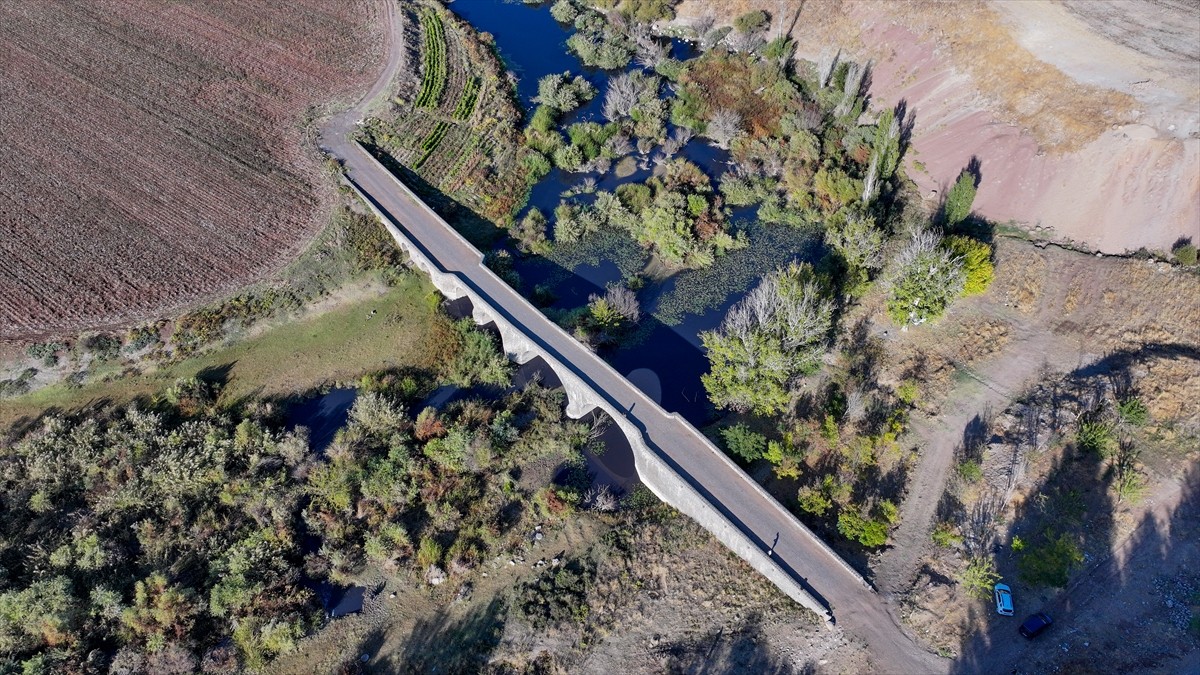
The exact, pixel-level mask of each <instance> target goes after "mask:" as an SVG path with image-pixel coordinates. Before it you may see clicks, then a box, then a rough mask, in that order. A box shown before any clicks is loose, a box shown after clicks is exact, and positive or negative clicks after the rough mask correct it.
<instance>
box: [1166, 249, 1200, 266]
mask: <svg viewBox="0 0 1200 675" xmlns="http://www.w3.org/2000/svg"><path fill="white" fill-rule="evenodd" d="M1171 253H1173V254H1175V262H1177V263H1179V264H1180V265H1187V266H1189V267H1190V266H1192V265H1195V264H1196V259H1197V254H1196V247H1195V245H1193V244H1177V245H1176V246H1175V248H1173V249H1171Z"/></svg>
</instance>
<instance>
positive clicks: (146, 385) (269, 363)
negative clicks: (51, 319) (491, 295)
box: [0, 274, 450, 429]
mask: <svg viewBox="0 0 1200 675" xmlns="http://www.w3.org/2000/svg"><path fill="white" fill-rule="evenodd" d="M433 293H434V290H433V287H432V286H430V285H429V282H428V281H426V280H425V279H424V278H423V277H419V276H417V275H415V274H410V275H404V276H403V277H401V278H400V279H398V280H396V283H395V285H394V286H392V287H391V288H389V289H387V291H386V292H384V293H383V294H380V295H371V296H369V297H365V298H360V299H355V300H352V301H349V302H346V303H345V304H342V305H341V306H339V307H337V308H335V309H331V310H329V311H327V312H324V313H321V314H318V315H314V316H310V317H307V318H304V319H300V320H296V321H292V322H289V323H285V324H282V325H279V326H275V327H271V328H267V329H265V330H263V331H262V332H261V333H259V334H257V335H254V336H252V337H248V338H246V339H244V340H240V341H238V342H236V343H234V344H230V345H227V346H223V347H219V348H217V349H214V350H213V351H209V352H205V353H203V354H200V355H198V356H194V357H191V358H188V359H185V360H183V361H180V362H178V363H173V364H168V365H163V366H160V367H158V368H156V369H154V370H152V371H148V372H145V373H132V374H127V375H123V376H122V375H120V374H118V373H116V372H115V371H112V372H111V373H110V376H109V377H108V378H106V380H107V381H93V382H90V383H87V384H84V385H83V386H82V387H77V388H72V387H70V386H68V385H66V384H56V385H52V386H49V387H46V388H44V389H40V390H38V391H36V392H33V393H31V394H28V395H26V396H21V397H17V398H14V399H11V400H7V401H5V402H4V406H3V408H2V411H0V428H5V429H7V428H9V427H10V426H11V425H12V424H13V423H15V422H16V421H18V420H20V419H21V418H25V417H35V416H38V415H40V414H42V413H43V412H45V411H46V410H47V409H48V408H59V409H67V410H69V409H74V408H79V407H83V406H86V405H89V404H91V403H96V402H100V401H109V402H111V403H114V404H121V403H124V402H127V401H130V400H132V399H134V398H137V397H139V396H144V395H148V394H151V393H153V392H155V391H158V390H160V389H163V388H165V387H166V386H167V385H169V384H170V383H172V382H174V381H175V380H176V379H179V378H182V377H193V376H195V375H196V374H198V373H202V372H205V371H213V370H216V369H225V368H226V367H228V373H227V378H228V383H227V385H226V387H225V389H224V392H225V396H226V397H229V398H230V399H232V400H236V399H238V398H242V397H245V396H247V395H250V394H254V393H261V394H271V393H281V394H286V393H291V392H295V391H302V390H305V389H309V388H312V387H313V386H316V385H320V384H322V383H326V382H332V381H337V380H348V379H352V378H355V377H357V376H358V375H360V374H362V373H363V372H367V371H372V370H380V369H385V368H396V367H404V366H413V367H430V366H436V365H437V364H433V363H429V361H430V359H431V358H435V355H433V354H432V353H431V352H430V350H428V349H426V347H425V345H427V344H428V340H429V336H430V335H431V334H433V333H435V332H437V331H438V330H439V327H443V329H446V330H448V329H450V326H449V322H448V321H447V320H446V319H445V318H444V317H443V316H442V315H440V314H439V313H438V311H437V306H436V304H435V303H433V302H430V300H429V298H431V297H436V296H434V295H433Z"/></svg>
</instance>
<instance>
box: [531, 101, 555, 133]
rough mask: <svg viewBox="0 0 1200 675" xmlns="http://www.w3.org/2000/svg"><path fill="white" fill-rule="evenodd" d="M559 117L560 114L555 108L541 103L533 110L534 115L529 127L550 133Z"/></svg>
mask: <svg viewBox="0 0 1200 675" xmlns="http://www.w3.org/2000/svg"><path fill="white" fill-rule="evenodd" d="M557 119H558V114H557V113H556V112H555V110H554V108H553V107H551V106H549V105H545V104H543V105H539V106H538V107H537V108H536V109H534V111H533V117H531V118H530V119H529V128H530V129H533V130H534V131H537V132H538V133H542V134H545V133H549V132H550V131H551V130H553V129H554V123H555V122H556V121H557Z"/></svg>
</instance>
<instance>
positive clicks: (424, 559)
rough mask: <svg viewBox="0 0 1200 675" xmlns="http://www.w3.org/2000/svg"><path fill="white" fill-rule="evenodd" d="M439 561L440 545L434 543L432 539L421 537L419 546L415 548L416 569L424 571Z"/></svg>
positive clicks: (440, 554) (440, 556)
mask: <svg viewBox="0 0 1200 675" xmlns="http://www.w3.org/2000/svg"><path fill="white" fill-rule="evenodd" d="M441 561H442V545H441V544H439V543H437V542H436V541H434V539H433V538H432V537H421V544H420V545H419V546H418V547H417V567H419V568H420V569H425V568H427V567H429V566H430V565H436V564H438V563H440V562H441Z"/></svg>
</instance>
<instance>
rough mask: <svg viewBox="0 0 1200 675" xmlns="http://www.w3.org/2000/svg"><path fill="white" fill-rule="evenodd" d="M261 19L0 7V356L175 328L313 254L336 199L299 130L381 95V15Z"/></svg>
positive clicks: (347, 12)
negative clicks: (40, 345)
mask: <svg viewBox="0 0 1200 675" xmlns="http://www.w3.org/2000/svg"><path fill="white" fill-rule="evenodd" d="M266 5H267V2H266V0H249V1H246V2H239V3H225V4H217V3H213V4H201V3H187V4H174V5H166V4H163V3H160V2H157V1H155V0H122V1H121V2H96V3H67V4H60V3H37V2H13V3H0V53H3V54H5V57H4V75H3V85H2V86H3V89H4V91H5V94H4V104H3V105H0V138H2V139H3V146H4V153H3V154H2V155H0V222H2V223H3V235H2V236H0V289H3V290H2V291H0V340H3V339H14V338H21V339H25V338H38V337H42V336H48V335H54V334H59V335H61V334H68V333H73V332H77V331H79V330H82V329H85V328H92V327H102V326H114V325H120V324H123V323H127V322H129V321H133V320H140V319H142V318H149V317H153V316H162V315H166V314H169V313H170V312H172V311H174V310H176V309H178V308H181V307H183V306H186V305H189V304H192V303H194V302H196V301H197V300H200V299H203V298H209V297H212V296H214V295H217V294H220V293H224V292H228V291H230V290H232V289H233V288H236V287H237V286H240V285H242V284H244V283H245V282H247V281H251V280H253V279H256V278H260V277H262V276H263V275H265V274H268V273H270V272H271V271H272V270H274V269H277V268H278V267H280V266H281V265H282V264H284V263H285V262H287V261H288V260H289V259H290V257H291V256H292V255H294V253H295V252H297V251H298V250H299V249H300V248H301V247H302V246H304V245H305V243H306V242H307V240H308V238H309V237H310V236H311V234H312V233H313V232H315V231H316V229H317V227H318V226H319V224H320V222H321V220H322V217H323V216H322V214H323V213H324V212H325V209H326V208H327V203H328V202H327V201H326V200H327V199H328V198H329V197H330V196H331V191H327V190H324V189H322V186H323V182H322V178H321V174H320V171H319V168H318V161H317V157H316V156H315V153H314V152H313V151H312V150H311V146H310V145H308V144H307V143H306V142H305V140H304V132H303V129H302V128H301V125H300V123H299V122H300V120H301V118H302V115H303V114H304V112H305V111H306V110H308V109H310V108H312V107H314V106H320V105H323V104H325V103H326V102H327V101H328V100H329V98H330V97H334V96H336V97H344V98H350V97H352V96H354V92H355V91H356V90H359V89H361V88H363V87H364V86H365V85H366V84H367V83H368V80H369V79H370V72H371V68H370V63H371V61H372V60H374V59H375V58H376V57H378V56H379V54H380V53H381V45H382V42H381V40H380V38H381V37H382V36H381V34H380V30H379V29H377V28H373V26H374V22H373V21H372V18H373V14H372V12H375V11H378V7H377V6H375V5H369V4H368V3H367V2H365V1H363V0H359V1H356V2H348V3H341V4H339V6H338V9H336V10H330V9H329V7H328V6H327V3H325V2H324V1H323V0H297V1H296V2H293V3H290V4H289V11H288V12H272V11H267V7H266ZM364 38H366V39H365V40H364Z"/></svg>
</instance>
